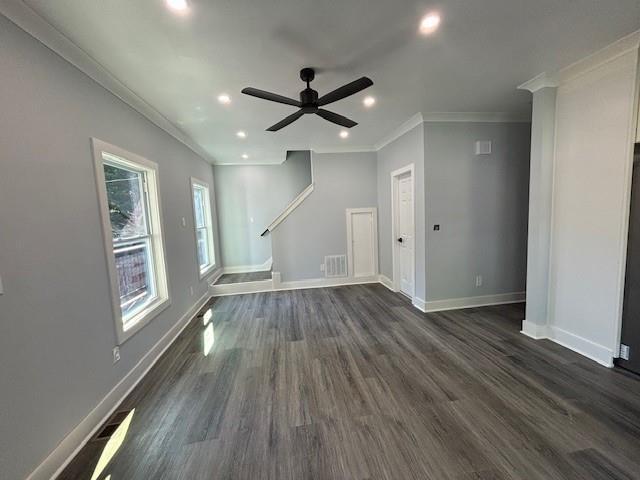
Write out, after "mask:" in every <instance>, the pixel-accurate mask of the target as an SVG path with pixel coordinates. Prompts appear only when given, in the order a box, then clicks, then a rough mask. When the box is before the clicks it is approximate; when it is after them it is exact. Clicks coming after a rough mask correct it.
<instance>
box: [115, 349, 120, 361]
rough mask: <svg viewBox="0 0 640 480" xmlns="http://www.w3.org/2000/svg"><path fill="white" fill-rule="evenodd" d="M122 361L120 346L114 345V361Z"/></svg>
mask: <svg viewBox="0 0 640 480" xmlns="http://www.w3.org/2000/svg"><path fill="white" fill-rule="evenodd" d="M119 361H120V347H113V363H117V362H119Z"/></svg>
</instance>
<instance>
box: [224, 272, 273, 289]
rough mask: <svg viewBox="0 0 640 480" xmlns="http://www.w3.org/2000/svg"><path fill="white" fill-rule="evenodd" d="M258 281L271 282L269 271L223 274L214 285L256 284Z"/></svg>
mask: <svg viewBox="0 0 640 480" xmlns="http://www.w3.org/2000/svg"><path fill="white" fill-rule="evenodd" d="M259 280H271V270H269V271H265V272H249V273H225V274H224V275H222V276H221V277H220V278H219V279H218V281H217V282H216V285H222V284H227V283H247V282H257V281H259Z"/></svg>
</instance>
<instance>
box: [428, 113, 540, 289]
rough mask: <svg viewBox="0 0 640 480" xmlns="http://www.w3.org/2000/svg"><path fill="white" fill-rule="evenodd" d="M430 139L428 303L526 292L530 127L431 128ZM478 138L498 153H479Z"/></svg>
mask: <svg viewBox="0 0 640 480" xmlns="http://www.w3.org/2000/svg"><path fill="white" fill-rule="evenodd" d="M424 135H425V137H424V138H425V152H426V153H425V186H426V187H425V190H426V218H427V243H426V245H427V249H426V254H427V262H426V275H427V300H428V301H431V300H444V299H452V298H462V297H473V296H480V295H492V294H499V293H510V292H523V291H524V290H525V280H526V256H527V250H526V247H527V217H528V191H529V189H528V182H529V145H530V124H528V123H425V124H424ZM476 140H492V142H493V152H492V154H491V155H481V156H476V155H475V142H476ZM434 224H440V231H434V230H433V225H434ZM477 274H480V275H482V276H483V285H482V287H479V288H476V287H475V277H476V275H477Z"/></svg>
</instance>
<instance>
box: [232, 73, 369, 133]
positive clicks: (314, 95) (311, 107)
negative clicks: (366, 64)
mask: <svg viewBox="0 0 640 480" xmlns="http://www.w3.org/2000/svg"><path fill="white" fill-rule="evenodd" d="M315 76H316V72H315V71H314V70H313V68H303V69H302V70H300V78H301V79H302V81H303V82H306V83H307V88H305V89H304V90H302V91H301V92H300V100H299V101H298V100H294V99H293V98H288V97H283V96H282V95H278V94H277V93H271V92H265V91H264V90H259V89H257V88H252V87H247V88H245V89H243V90H242V93H244V94H245V95H251V96H253V97H258V98H262V99H264V100H269V101H271V102H278V103H284V104H286V105H293V106H294V107H298V108H300V110H298V111H297V112H296V113H293V114H291V115H289V116H288V117H286V118H285V119H284V120H281V121H279V122H278V123H276V124H275V125H272V126H271V127H269V128H267V131H268V132H277V131H278V130H280V129H281V128H284V127H286V126H287V125H289V124H291V123H293V122H295V121H296V120H298V119H299V118H300V117H302V116H303V115H304V114H307V113H315V114H316V115H319V116H321V117H322V118H324V119H325V120H328V121H330V122H332V123H336V124H338V125H341V126H343V127H347V128H351V127H355V126H356V125H357V122H354V121H353V120H350V119H348V118H347V117H343V116H342V115H338V114H337V113H333V112H330V111H329V110H325V109H323V108H320V107H324V106H325V105H329V104H330V103H333V102H337V101H338V100H342V99H343V98H346V97H349V96H351V95H354V94H356V93H358V92H360V91H361V90H364V89H365V88H369V87H370V86H371V85H373V82H372V81H371V79H370V78H367V77H362V78H359V79H358V80H355V81H353V82H351V83H347V84H346V85H343V86H342V87H340V88H336V89H335V90H333V91H332V92H329V93H327V94H326V95H323V96H322V97H320V98H318V92H317V91H315V90H313V89H312V88H311V87H310V86H309V83H310V82H312V81H313V79H314V78H315Z"/></svg>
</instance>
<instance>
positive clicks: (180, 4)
mask: <svg viewBox="0 0 640 480" xmlns="http://www.w3.org/2000/svg"><path fill="white" fill-rule="evenodd" d="M167 6H168V7H169V8H170V9H171V10H175V11H176V12H184V11H186V10H187V9H188V8H189V4H188V3H187V0H167Z"/></svg>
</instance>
